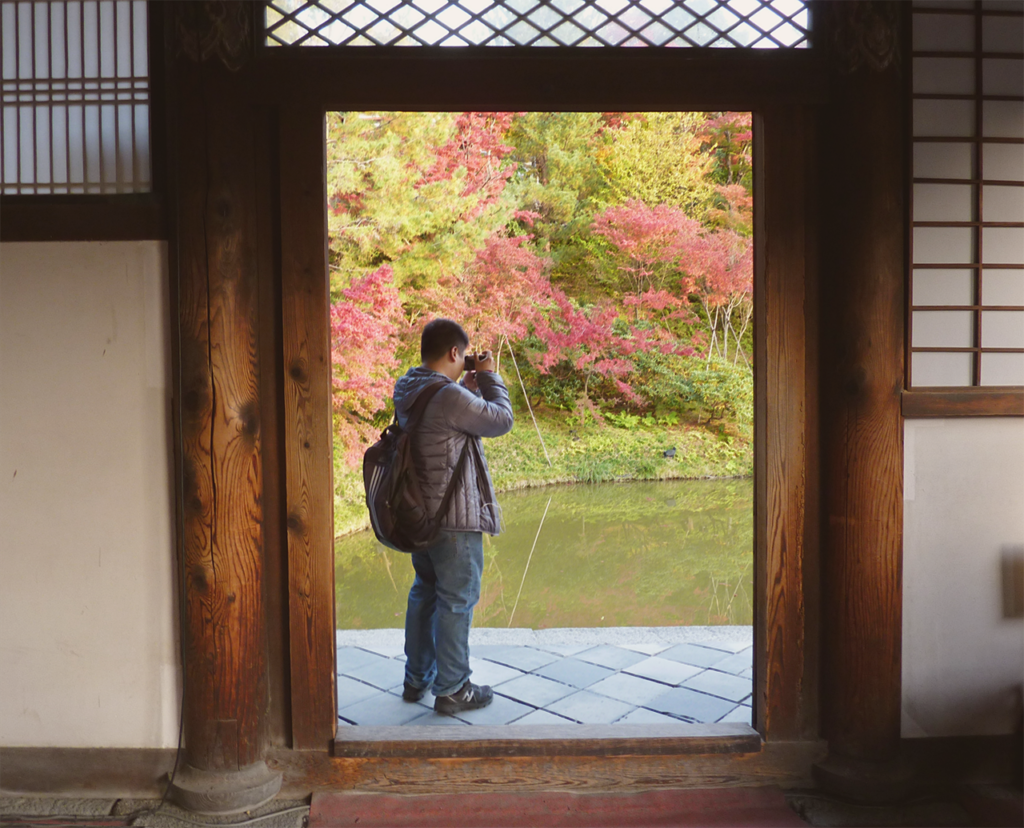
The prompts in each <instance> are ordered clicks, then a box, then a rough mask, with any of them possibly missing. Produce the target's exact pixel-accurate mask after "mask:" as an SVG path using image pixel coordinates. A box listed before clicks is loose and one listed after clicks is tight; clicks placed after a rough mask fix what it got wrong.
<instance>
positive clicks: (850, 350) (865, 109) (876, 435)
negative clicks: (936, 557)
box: [818, 4, 906, 761]
mask: <svg viewBox="0 0 1024 828" xmlns="http://www.w3.org/2000/svg"><path fill="white" fill-rule="evenodd" d="M823 5H824V6H826V7H827V6H828V5H829V4H823ZM903 114H904V113H903V104H902V97H901V80H900V76H899V71H898V69H897V68H896V67H895V66H893V67H890V68H889V69H886V70H885V71H884V72H874V71H871V70H868V69H867V68H861V69H859V70H858V71H856V72H854V73H853V74H851V75H839V74H837V75H836V76H835V78H834V83H833V96H832V100H831V102H830V104H829V105H828V106H827V107H825V108H824V109H823V110H822V122H821V127H820V134H821V135H823V136H828V143H829V152H828V153H827V154H826V153H823V154H822V158H821V163H820V166H819V176H818V181H819V186H820V187H821V190H820V200H821V212H822V224H823V230H822V246H821V250H822V265H821V267H822V276H821V304H820V308H821V318H820V325H821V339H822V349H821V352H822V359H821V366H820V367H821V393H822V398H823V401H822V421H821V433H822V451H821V458H822V481H823V485H822V507H823V512H824V520H823V552H822V598H821V605H822V642H821V650H822V734H823V735H824V736H825V737H826V738H827V739H828V741H829V749H830V752H832V753H835V754H836V755H838V756H847V757H850V758H856V759H863V760H866V761H884V760H886V759H887V758H889V757H891V756H892V755H894V753H895V752H896V751H897V750H898V746H899V737H900V703H901V689H900V688H901V685H900V664H901V640H902V581H901V579H902V533H903V445H902V440H903V426H902V420H901V418H900V393H901V390H902V385H903V354H904V347H903V346H904V343H903V332H904V325H903V321H904V311H903V308H904V284H905V280H904V243H905V235H904V222H905V218H906V217H905V212H904V206H903V205H904V189H903V181H904V175H905V163H904V137H903V136H904V128H905V124H904V117H903ZM836 159H841V162H840V163H836Z"/></svg>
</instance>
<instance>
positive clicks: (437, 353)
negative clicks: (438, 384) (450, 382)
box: [420, 319, 469, 378]
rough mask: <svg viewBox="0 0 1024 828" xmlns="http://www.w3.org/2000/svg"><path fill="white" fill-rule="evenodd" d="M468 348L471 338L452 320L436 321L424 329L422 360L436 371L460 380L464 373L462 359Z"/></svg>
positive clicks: (421, 348) (421, 350) (421, 338)
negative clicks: (459, 377) (460, 375)
mask: <svg viewBox="0 0 1024 828" xmlns="http://www.w3.org/2000/svg"><path fill="white" fill-rule="evenodd" d="M467 347H469V337H468V336H467V335H466V332H465V331H464V330H463V329H462V326H461V325H460V324H459V323H458V322H453V321H452V320H451V319H434V320H432V321H430V322H428V323H427V324H426V325H425V326H424V328H423V334H422V336H421V337H420V359H422V360H423V364H424V365H427V366H430V367H431V368H433V369H434V370H435V371H440V372H441V373H443V374H448V375H449V376H452V375H454V377H455V378H458V376H459V374H461V373H462V366H463V359H462V358H463V356H465V353H466V348H467ZM453 349H454V353H453Z"/></svg>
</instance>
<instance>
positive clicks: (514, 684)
mask: <svg viewBox="0 0 1024 828" xmlns="http://www.w3.org/2000/svg"><path fill="white" fill-rule="evenodd" d="M575 689H576V688H575V687H569V686H568V685H567V684H562V683H560V682H557V681H552V680H551V679H546V678H544V677H542V676H536V675H533V674H530V675H525V676H521V677H520V678H517V679H512V680H511V681H506V682H505V683H504V684H502V685H501V687H500V688H499V689H498V690H497V691H496V692H498V693H501V694H502V695H503V696H508V697H509V698H511V699H515V700H516V701H521V702H526V703H527V704H529V705H532V706H533V707H547V706H548V705H549V704H551V702H553V701H557V700H558V699H561V698H564V697H565V696H568V695H569V694H570V693H572V692H574V691H575Z"/></svg>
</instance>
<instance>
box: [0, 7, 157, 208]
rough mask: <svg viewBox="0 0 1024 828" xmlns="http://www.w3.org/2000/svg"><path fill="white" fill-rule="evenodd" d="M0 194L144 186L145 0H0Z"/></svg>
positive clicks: (146, 116) (140, 189)
mask: <svg viewBox="0 0 1024 828" xmlns="http://www.w3.org/2000/svg"><path fill="white" fill-rule="evenodd" d="M0 15H2V18H0V19H2V23H3V25H2V27H0V31H2V46H3V54H2V63H3V95H2V108H3V130H2V135H3V138H2V159H0V189H2V192H3V194H4V195H56V194H76V193H77V194H81V193H102V194H112V193H139V192H149V190H150V157H149V94H150V93H149V57H148V43H147V36H148V35H147V9H146V3H145V0H77V2H76V0H66V2H56V0H54V1H53V2H43V3H36V2H24V0H19V2H10V1H9V0H5V1H4V2H3V3H2V4H0Z"/></svg>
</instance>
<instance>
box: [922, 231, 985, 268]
mask: <svg viewBox="0 0 1024 828" xmlns="http://www.w3.org/2000/svg"><path fill="white" fill-rule="evenodd" d="M973 240H974V231H973V230H972V229H971V228H969V227H915V228H914V264H971V263H972V262H973V261H974V245H973Z"/></svg>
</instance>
